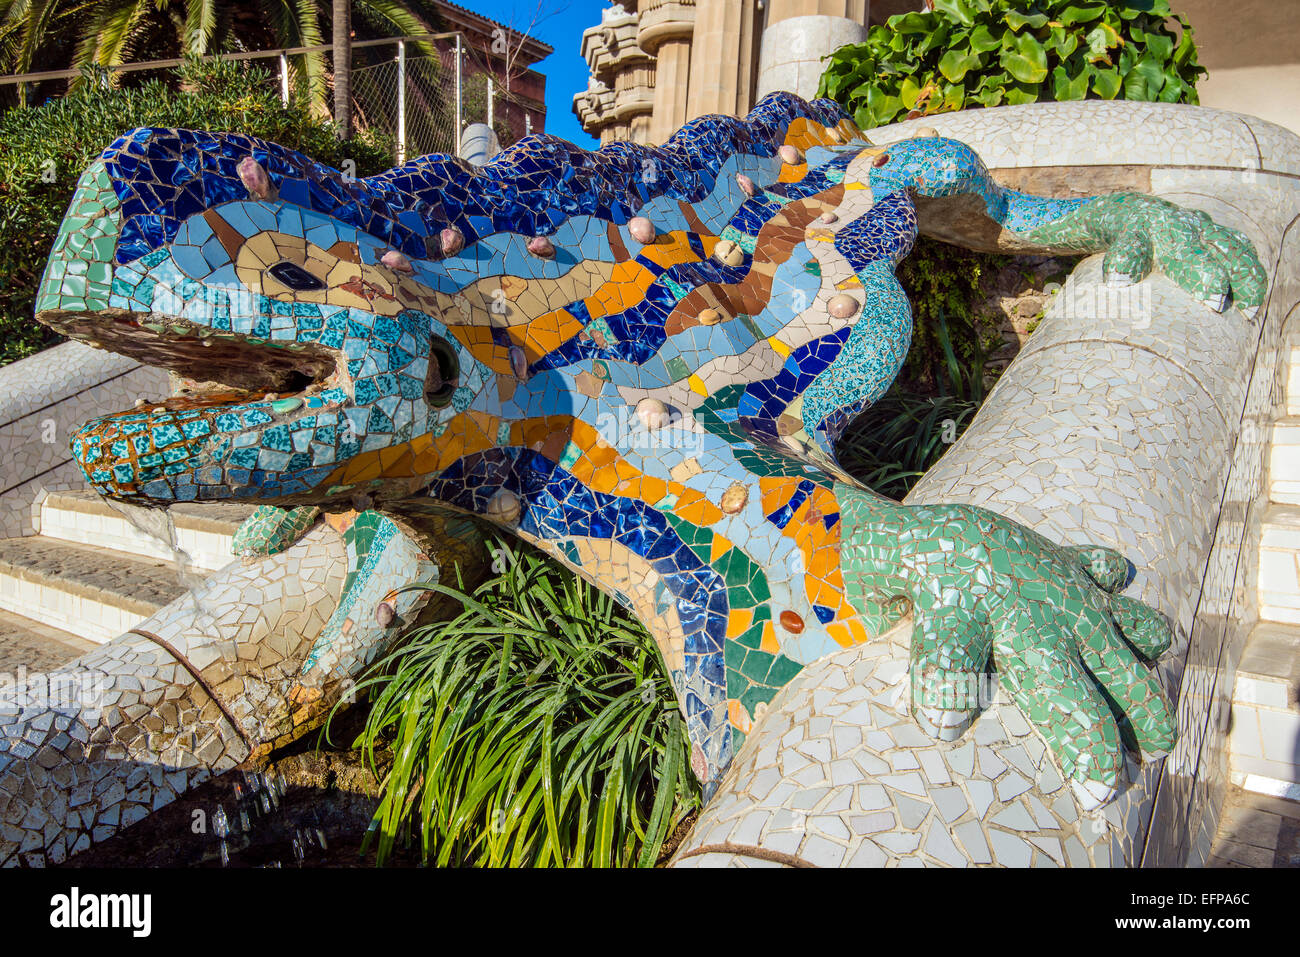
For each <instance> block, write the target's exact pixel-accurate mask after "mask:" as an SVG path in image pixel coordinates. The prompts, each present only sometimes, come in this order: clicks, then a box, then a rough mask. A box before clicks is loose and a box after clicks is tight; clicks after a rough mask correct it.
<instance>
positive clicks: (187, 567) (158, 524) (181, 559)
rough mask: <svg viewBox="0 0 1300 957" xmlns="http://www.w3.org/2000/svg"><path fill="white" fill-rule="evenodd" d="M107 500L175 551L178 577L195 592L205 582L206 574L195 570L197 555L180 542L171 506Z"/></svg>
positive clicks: (124, 516) (173, 556) (170, 550)
mask: <svg viewBox="0 0 1300 957" xmlns="http://www.w3.org/2000/svg"><path fill="white" fill-rule="evenodd" d="M105 501H106V502H108V504H109V506H110V507H112V508H113V509H114V510H115V511H117V512H118V513H119V514H121V516H122V517H123V518H125V519H126V520H127V521H128V522H130V523H131V524H132V525H134V526H135V527H136V528H138V529H139V530H140V531H142V532H144V533H145V534H146V535H148V536H149V537H150V538H152V539H153V540H154V541H156V542H158V543H160V544H161V545H162V546H163V547H164V548H165V549H167V550H168V551H169V552H171V553H172V561H173V562H175V564H176V580H177V581H178V582H179V583H180V584H181V585H183V586H184V587H185V588H187V589H189V590H190V591H191V592H193V591H194V589H196V588H197V587H198V586H199V585H202V584H203V582H204V576H203V575H201V574H198V573H197V572H195V571H194V559H193V558H191V557H190V555H189V553H188V552H187V551H185V549H183V548H181V546H180V539H179V538H178V536H177V533H176V520H175V519H174V518H172V513H171V510H170V509H166V508H145V507H144V506H143V505H132V504H130V503H129V502H119V501H117V500H116V499H111V498H107V499H105Z"/></svg>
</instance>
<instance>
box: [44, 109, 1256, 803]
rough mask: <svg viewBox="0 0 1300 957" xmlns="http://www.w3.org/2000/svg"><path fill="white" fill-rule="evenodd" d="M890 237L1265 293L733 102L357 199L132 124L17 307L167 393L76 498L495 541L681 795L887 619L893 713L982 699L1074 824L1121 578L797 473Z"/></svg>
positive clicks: (1125, 705)
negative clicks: (514, 541) (582, 640)
mask: <svg viewBox="0 0 1300 957" xmlns="http://www.w3.org/2000/svg"><path fill="white" fill-rule="evenodd" d="M918 232H924V233H927V234H931V235H935V236H938V237H940V238H943V239H945V240H948V241H951V242H955V243H960V244H963V245H968V246H972V247H976V248H988V249H1002V250H1011V251H1022V252H1046V253H1065V252H1071V253H1076V252H1104V253H1105V263H1104V265H1105V273H1106V276H1107V278H1108V281H1112V282H1117V283H1127V282H1135V281H1138V280H1140V279H1141V278H1142V277H1143V276H1145V275H1146V274H1147V273H1148V271H1150V270H1152V269H1159V270H1161V271H1163V272H1164V273H1165V274H1166V275H1168V276H1169V277H1170V278H1171V279H1172V280H1173V281H1175V282H1176V283H1178V284H1179V285H1180V286H1182V287H1183V288H1184V289H1186V290H1188V291H1189V292H1191V293H1192V294H1193V295H1194V296H1195V297H1196V298H1197V299H1199V300H1202V301H1205V302H1207V303H1209V304H1210V305H1211V306H1212V307H1213V308H1215V309H1217V310H1223V309H1225V308H1228V307H1229V306H1231V307H1234V308H1240V309H1242V310H1243V311H1246V312H1248V313H1249V312H1253V311H1254V310H1255V309H1256V308H1257V307H1258V306H1259V305H1260V303H1261V300H1262V298H1263V294H1264V287H1265V284H1266V278H1265V272H1264V270H1263V269H1262V267H1261V265H1260V263H1259V261H1258V259H1257V257H1256V255H1255V252H1254V250H1253V248H1252V247H1251V244H1250V243H1249V241H1247V240H1246V239H1245V238H1244V237H1242V236H1241V235H1240V234H1239V233H1236V232H1234V231H1232V230H1229V229H1225V228H1223V227H1221V226H1218V225H1216V224H1215V223H1214V222H1213V221H1212V220H1211V219H1210V218H1208V217H1207V216H1206V215H1204V214H1203V213H1199V212H1194V211H1189V210H1185V209H1181V208H1178V207H1176V206H1174V205H1172V204H1170V203H1167V202H1164V201H1161V200H1159V199H1155V198H1152V197H1149V196H1143V195H1137V194H1131V193H1125V194H1118V195H1110V196H1100V197H1096V198H1083V199H1069V200H1061V199H1046V198H1041V197H1037V196H1031V195H1026V194H1024V193H1020V192H1014V191H1011V190H1008V189H1004V188H1002V187H1001V186H999V185H998V184H997V183H996V182H995V181H994V180H993V179H992V177H991V176H990V175H989V172H988V171H987V170H986V169H985V167H984V165H983V164H982V163H981V162H980V159H979V157H977V156H976V155H975V154H974V152H973V151H972V150H971V149H970V148H968V147H967V146H965V145H963V144H962V143H960V142H956V141H953V140H948V139H943V138H940V137H938V136H933V135H931V136H924V135H923V136H919V137H916V138H913V139H910V140H906V141H903V142H900V143H897V144H895V145H892V146H890V147H888V149H882V148H877V147H873V146H871V145H870V144H869V143H868V142H867V141H866V140H865V138H864V137H863V136H862V135H861V133H860V132H859V131H858V130H857V129H856V127H854V126H853V124H852V123H851V122H850V121H849V120H848V119H846V118H845V116H844V115H843V114H842V113H841V112H840V111H839V109H838V107H836V106H835V105H834V104H832V103H830V102H829V101H825V100H819V101H816V102H813V103H807V102H804V101H803V100H801V99H799V98H797V97H794V96H792V95H788V94H772V95H770V96H768V97H766V98H765V99H764V100H763V101H762V102H761V103H760V104H759V105H758V106H757V107H756V108H755V110H754V111H753V112H752V113H751V114H750V115H749V116H748V117H747V118H746V119H743V120H741V119H735V118H730V117H723V116H708V117H703V118H700V119H698V120H695V121H693V122H691V123H689V124H687V125H686V126H685V127H683V128H682V129H681V130H680V131H679V132H678V133H677V134H676V135H674V136H673V137H672V139H671V140H669V142H668V143H667V144H665V145H664V146H662V147H658V148H653V147H642V146H635V145H631V144H626V143H617V144H613V145H610V146H607V147H605V148H603V149H601V150H600V151H599V152H587V151H584V150H582V149H579V148H577V147H575V146H573V145H571V144H569V143H566V142H563V141H561V140H559V139H556V138H554V137H549V136H532V137H529V138H527V139H525V140H523V141H521V142H520V143H518V144H517V145H516V146H514V147H513V148H511V149H509V150H507V151H506V152H504V153H503V154H501V155H500V156H498V157H497V158H496V159H494V160H493V161H492V162H490V163H488V164H487V165H486V166H484V167H482V168H480V169H477V170H475V169H471V168H469V167H467V166H466V165H464V164H462V163H460V162H458V161H457V160H454V159H452V158H450V157H446V156H426V157H422V158H421V159H418V160H415V161H414V162H411V163H409V164H407V165H405V166H403V167H400V168H397V169H393V170H390V171H388V172H385V173H382V174H380V175H377V176H373V177H370V178H368V179H363V180H356V181H351V180H349V179H348V178H346V177H344V176H343V175H341V174H340V173H338V172H336V171H335V170H332V169H329V168H326V167H324V166H322V165H320V164H318V163H315V162H313V161H311V160H309V159H307V158H306V157H304V156H301V155H299V154H297V153H294V152H292V151H290V150H286V149H283V148H281V147H278V146H276V145H274V144H271V143H265V142H262V141H259V140H255V139H252V138H250V137H246V136H241V135H237V134H226V133H202V132H191V131H185V130H164V129H140V130H136V131H134V132H132V133H128V134H127V135H125V136H123V137H122V138H121V139H119V140H118V141H117V142H116V143H114V144H113V145H112V146H111V147H110V148H109V149H107V150H106V151H105V152H104V153H103V154H102V157H101V158H100V159H99V160H97V161H96V162H95V163H94V164H93V165H92V166H91V168H90V169H89V170H87V171H86V173H85V175H84V176H83V177H82V179H81V181H80V184H79V186H78V188H77V192H76V195H75V198H74V200H73V203H72V207H71V209H70V210H69V212H68V215H67V219H66V221H65V223H64V225H63V229H62V232H61V233H60V235H59V238H58V240H57V243H56V246H55V249H54V252H53V254H52V256H51V259H50V264H49V268H48V271H47V273H46V276H45V279H44V282H43V285H42V287H41V290H40V298H39V304H38V317H39V318H40V319H41V321H43V322H45V323H48V324H49V325H51V326H53V327H54V328H56V329H58V330H59V331H61V332H63V333H65V334H67V335H69V336H72V337H74V338H77V339H80V340H82V341H85V342H89V343H93V344H96V345H98V346H101V347H103V348H107V349H111V350H114V351H118V352H122V353H126V354H129V355H131V356H135V357H138V358H139V359H140V360H142V361H144V362H147V363H153V364H158V365H161V366H165V367H167V368H169V369H172V370H174V371H176V372H177V373H179V374H180V375H181V376H183V377H186V378H187V379H189V380H191V382H192V384H194V386H195V387H194V389H193V391H191V392H189V393H188V394H184V395H180V396H178V397H174V398H172V399H170V400H168V401H167V402H165V403H163V405H162V406H160V407H156V408H154V409H152V410H148V409H136V410H131V411H127V412H124V413H121V414H118V415H110V416H106V417H103V418H99V419H96V420H94V421H92V422H90V423H88V424H87V425H86V426H85V427H84V428H83V429H81V431H80V432H79V433H78V434H77V435H76V436H75V438H74V441H73V452H74V454H75V457H76V458H77V460H78V461H79V462H80V464H81V466H82V468H83V469H84V471H85V474H86V476H87V478H88V479H89V481H90V483H91V485H92V486H93V487H94V488H95V489H96V490H98V491H99V492H100V493H102V494H103V495H106V496H110V497H113V498H116V499H120V500H122V501H127V502H135V503H139V504H145V505H157V506H165V505H167V504H169V503H172V502H176V501H186V500H219V499H220V500H229V499H234V500H245V501H253V502H257V503H260V504H263V505H266V506H268V508H266V509H263V510H261V511H260V512H259V513H258V515H257V516H255V518H254V519H253V520H250V521H252V522H253V524H252V525H250V526H249V528H248V529H247V530H246V531H245V532H244V533H243V534H242V535H241V543H240V544H241V548H244V549H246V550H248V551H250V552H257V551H259V550H261V551H268V550H274V549H276V548H280V547H283V546H284V545H285V544H286V543H287V542H289V541H291V540H292V539H293V538H294V536H295V535H297V534H299V533H300V532H301V531H302V530H303V528H305V527H306V525H307V524H309V523H310V522H311V521H312V520H313V518H314V517H315V514H316V513H315V509H318V508H319V509H323V510H324V511H326V512H327V513H329V512H337V511H343V510H348V509H376V510H379V511H381V512H382V513H383V514H384V515H386V516H390V517H391V518H393V519H394V520H396V521H399V522H401V523H402V524H403V526H404V527H407V528H415V529H418V528H419V527H420V526H421V516H422V515H425V514H437V513H440V512H442V511H445V510H448V509H450V510H452V511H455V512H460V513H471V514H473V515H477V516H480V517H482V518H484V519H487V520H488V521H490V522H493V523H495V524H496V525H498V526H501V527H503V528H506V529H509V530H511V531H512V532H514V533H516V534H518V535H519V536H520V537H521V538H523V539H525V540H526V541H529V542H531V543H533V544H535V545H537V546H539V547H540V548H542V549H544V550H545V551H547V552H548V553H549V554H551V555H553V556H555V557H556V558H557V559H559V560H560V561H562V562H564V563H565V564H567V565H568V566H570V567H571V568H573V569H575V570H576V571H577V572H578V573H580V574H581V575H583V576H584V577H585V578H587V579H588V580H590V581H592V582H594V583H596V584H597V585H598V586H599V587H601V588H602V589H605V590H606V591H608V592H610V593H612V594H614V595H615V596H617V597H618V598H619V600H621V601H622V602H624V603H625V604H626V605H628V606H629V607H631V608H632V609H634V610H635V611H636V613H637V614H638V615H639V616H640V618H641V619H642V620H643V621H644V622H645V624H646V625H647V627H648V628H649V629H650V630H651V631H652V632H653V634H654V636H655V638H656V639H657V641H658V643H659V646H660V648H661V650H662V652H663V655H664V658H665V660H666V662H667V664H668V667H669V669H670V670H671V673H672V676H673V680H674V682H675V685H676V691H677V694H678V698H679V701H680V703H681V707H682V710H683V712H684V714H685V715H686V718H687V721H688V726H689V732H690V737H691V741H692V746H693V765H694V769H695V772H696V773H697V774H698V776H699V777H700V778H701V779H702V780H703V781H704V782H705V786H706V790H710V789H712V788H713V787H716V784H717V781H718V779H719V777H720V774H721V772H722V770H723V769H724V768H725V767H726V766H727V765H728V763H729V761H730V760H731V758H732V756H733V755H734V754H735V753H736V752H737V750H738V749H739V747H740V746H741V743H742V741H743V739H744V736H745V734H746V732H747V731H748V730H749V729H750V728H751V727H752V726H753V724H754V723H755V722H757V721H759V720H760V719H761V717H762V714H763V712H764V709H765V705H766V702H768V701H769V700H770V699H771V698H772V697H773V695H775V693H776V692H777V691H778V690H779V689H780V688H781V687H782V686H783V685H784V684H785V683H786V682H788V681H789V680H790V678H791V677H792V676H794V675H795V674H796V673H797V672H799V671H800V669H801V668H802V667H803V666H804V665H805V664H807V663H809V662H811V661H813V660H815V659H818V658H821V657H823V656H825V655H827V654H828V653H830V652H833V651H835V650H837V649H840V648H842V647H846V646H850V645H853V644H855V643H861V642H865V641H868V640H869V639H871V638H872V637H873V636H875V635H877V634H880V633H881V632H882V631H883V630H885V629H887V628H889V627H891V626H893V625H895V624H897V623H898V622H900V621H902V620H903V619H904V618H905V616H907V615H911V616H912V620H913V639H912V649H911V663H912V681H911V688H912V692H911V693H912V711H913V714H914V716H915V718H916V720H917V721H918V722H919V723H920V725H921V726H922V727H923V728H925V729H926V730H927V731H928V732H929V733H930V734H932V735H936V736H939V737H941V738H943V739H949V740H951V739H954V738H956V737H958V736H960V735H961V733H962V732H963V730H964V729H965V728H966V727H967V726H968V725H969V724H970V722H971V721H972V719H973V717H974V716H975V714H976V713H977V711H978V708H979V707H980V706H981V704H982V703H983V702H984V700H985V699H983V698H982V697H981V695H980V693H979V688H980V686H981V684H982V679H983V677H984V676H985V674H986V673H989V672H992V673H994V674H995V675H996V681H997V683H998V684H999V685H1000V687H1001V688H1002V689H1003V690H1004V691H1005V693H1006V694H1008V695H1009V696H1010V697H1011V698H1012V699H1013V700H1014V701H1015V703H1016V704H1017V705H1018V706H1019V707H1020V708H1021V709H1022V710H1023V712H1024V714H1025V715H1026V716H1027V717H1028V718H1029V719H1030V720H1031V722H1032V723H1033V725H1034V726H1035V727H1036V728H1037V730H1038V731H1039V733H1041V734H1042V736H1043V737H1044V739H1045V740H1046V742H1047V743H1048V745H1049V746H1050V748H1051V751H1052V753H1053V754H1054V755H1055V758H1056V760H1057V761H1058V763H1059V765H1060V768H1061V770H1062V772H1063V773H1064V775H1065V776H1066V777H1067V778H1068V779H1069V780H1070V781H1071V782H1072V784H1073V786H1074V788H1075V792H1076V795H1077V796H1078V799H1079V802H1080V803H1081V804H1082V805H1083V806H1084V807H1085V808H1089V809H1091V808H1095V807H1097V806H1098V805H1100V804H1103V803H1105V802H1107V801H1108V800H1110V799H1111V798H1112V797H1113V796H1114V795H1115V794H1116V793H1117V789H1118V788H1120V787H1121V785H1122V783H1123V782H1122V781H1121V780H1120V777H1121V768H1122V767H1123V752H1124V749H1126V748H1127V749H1129V750H1130V751H1133V752H1138V753H1140V754H1142V755H1147V756H1151V755H1156V754H1160V753H1163V752H1166V751H1167V750H1168V749H1169V748H1170V746H1171V744H1172V742H1173V740H1174V735H1175V722H1174V719H1173V716H1172V715H1171V713H1170V709H1169V706H1168V704H1167V702H1166V700H1165V698H1164V696H1163V695H1162V693H1161V690H1160V689H1159V687H1158V686H1157V683H1156V681H1155V679H1154V677H1153V676H1152V675H1151V673H1150V672H1149V670H1148V668H1147V666H1146V664H1145V663H1144V660H1145V661H1149V660H1151V659H1153V658H1154V657H1156V656H1158V655H1160V654H1161V652H1162V651H1164V650H1165V649H1166V647H1167V646H1168V644H1169V641H1170V631H1169V627H1168V625H1167V623H1166V622H1165V621H1164V620H1163V619H1162V618H1161V617H1160V616H1159V615H1157V614H1156V613H1155V612H1154V611H1152V610H1151V609H1149V608H1147V607H1146V606H1145V605H1142V604H1141V603H1139V602H1137V601H1135V600H1133V599H1130V598H1127V597H1125V596H1124V595H1122V594H1120V593H1119V590H1120V589H1121V588H1122V587H1123V586H1124V585H1125V583H1126V582H1127V580H1128V578H1129V575H1130V571H1131V569H1130V567H1129V565H1128V563H1127V562H1126V561H1125V559H1124V558H1123V557H1122V556H1120V555H1119V554H1117V553H1116V552H1114V551H1112V550H1109V549H1105V548H1099V547H1098V548H1088V547H1083V548H1080V547H1066V546H1062V545H1058V544H1056V543H1053V542H1051V541H1048V540H1046V539H1045V538H1043V537H1042V536H1040V535H1038V534H1036V533H1035V532H1033V531H1032V530H1030V529H1028V528H1024V527H1022V526H1019V525H1017V524H1015V523H1012V522H1010V521H1008V520H1006V519H1004V518H1001V517H1000V516H998V515H996V514H993V513H992V512H989V511H986V510H983V509H980V508H976V507H971V506H968V505H953V506H942V507H936V506H915V507H908V506H903V505H900V504H899V503H897V502H893V501H890V500H887V499H885V498H883V497H881V496H879V495H876V494H873V493H872V492H871V491H870V490H869V489H867V488H865V487H863V486H862V485H861V484H860V483H858V482H857V481H855V480H854V479H853V478H852V477H851V476H849V475H848V474H846V473H845V472H844V471H843V469H841V468H840V467H839V465H838V464H837V462H836V458H835V441H836V439H837V437H838V436H839V435H840V434H841V432H842V431H843V429H844V427H845V426H846V424H847V423H848V422H849V421H850V420H851V419H852V418H853V417H854V416H855V415H857V414H858V413H859V412H861V411H862V410H863V409H865V408H866V407H868V406H869V405H871V404H872V403H873V402H874V401H875V400H877V399H878V398H880V397H881V396H882V395H883V394H884V393H885V391H886V390H887V389H888V388H889V385H890V383H891V382H892V381H893V380H894V378H895V376H896V375H897V374H898V372H899V369H900V367H901V366H902V363H903V360H904V357H905V356H906V354H907V350H908V346H909V343H910V338H911V332H912V318H911V313H910V310H909V307H908V302H907V299H906V296H905V295H904V293H903V290H902V288H901V287H900V286H899V284H898V281H897V279H896V278H895V274H894V270H895V267H896V266H897V264H898V263H899V261H900V260H901V259H902V258H903V257H904V256H906V255H907V253H908V252H909V250H910V249H911V247H912V244H913V241H914V239H915V238H916V236H917V234H918ZM200 383H202V384H200ZM402 584H405V582H394V583H393V585H394V586H400V585H402ZM372 590H373V589H372ZM378 591H382V589H379V590H378ZM378 591H376V594H378ZM332 634H334V635H335V638H337V633H332ZM332 640H335V639H334V638H329V637H323V638H322V639H321V640H320V641H319V642H318V643H317V647H315V648H314V649H313V651H312V653H311V655H310V656H309V659H308V662H307V664H306V666H305V670H310V669H312V668H320V667H323V665H322V662H325V661H328V660H330V656H331V653H332V652H331V648H330V647H329V646H330V642H331V641H332Z"/></svg>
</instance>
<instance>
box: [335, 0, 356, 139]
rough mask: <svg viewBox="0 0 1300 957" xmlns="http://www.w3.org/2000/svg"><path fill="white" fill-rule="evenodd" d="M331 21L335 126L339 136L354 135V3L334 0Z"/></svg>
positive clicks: (349, 0)
mask: <svg viewBox="0 0 1300 957" xmlns="http://www.w3.org/2000/svg"><path fill="white" fill-rule="evenodd" d="M330 20H331V22H332V25H333V27H334V125H335V126H337V127H338V128H339V135H340V136H342V137H343V138H344V139H347V138H348V137H349V136H351V135H352V3H351V0H333V12H332V13H331V15H330Z"/></svg>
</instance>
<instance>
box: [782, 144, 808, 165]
mask: <svg viewBox="0 0 1300 957" xmlns="http://www.w3.org/2000/svg"><path fill="white" fill-rule="evenodd" d="M777 152H778V153H780V154H781V162H783V163H788V164H789V165H791V166H798V165H799V164H800V163H802V162H803V154H802V153H801V152H799V147H797V146H793V145H791V144H790V143H785V144H783V145H782V146H781V148H780V149H779V150H777Z"/></svg>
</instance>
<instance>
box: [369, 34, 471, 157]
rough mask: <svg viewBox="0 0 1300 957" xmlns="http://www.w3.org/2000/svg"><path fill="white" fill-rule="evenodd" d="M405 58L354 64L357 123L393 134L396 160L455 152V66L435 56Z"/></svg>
mask: <svg viewBox="0 0 1300 957" xmlns="http://www.w3.org/2000/svg"><path fill="white" fill-rule="evenodd" d="M404 60H405V62H404V63H402V62H400V61H399V60H398V59H393V60H389V61H387V62H381V63H375V64H371V65H369V66H354V67H353V69H352V98H353V101H354V104H355V107H356V120H357V125H358V126H366V127H371V128H374V129H378V130H381V131H383V132H384V133H386V134H387V135H388V136H389V137H391V138H392V141H393V143H394V144H395V149H396V153H397V155H396V156H395V157H394V160H395V161H396V162H399V163H400V162H403V161H404V160H405V159H407V158H408V157H413V156H422V155H424V154H425V153H455V152H457V147H458V141H457V136H456V117H457V113H458V112H459V111H458V110H457V99H458V96H460V95H463V89H462V90H459V91H458V89H457V86H456V77H455V75H454V70H448V69H446V67H445V66H444V64H443V62H442V58H441V57H437V56H419V57H409V56H408V57H405V58H404ZM449 74H451V75H449ZM462 105H463V103H462ZM462 117H463V112H462Z"/></svg>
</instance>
